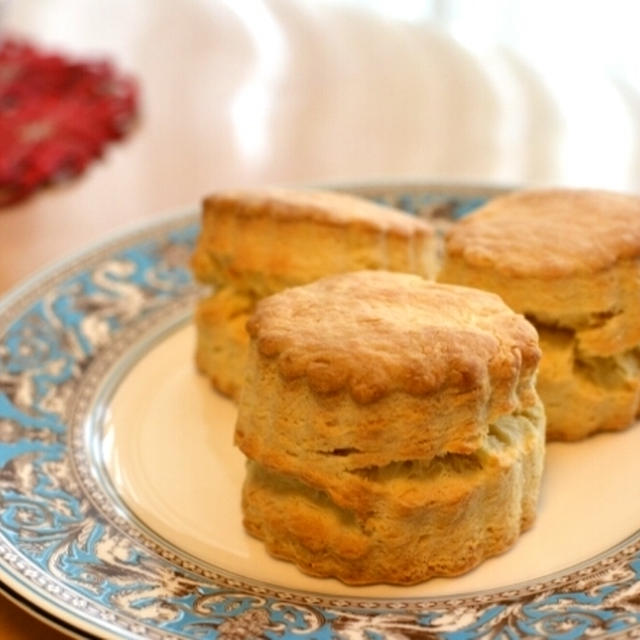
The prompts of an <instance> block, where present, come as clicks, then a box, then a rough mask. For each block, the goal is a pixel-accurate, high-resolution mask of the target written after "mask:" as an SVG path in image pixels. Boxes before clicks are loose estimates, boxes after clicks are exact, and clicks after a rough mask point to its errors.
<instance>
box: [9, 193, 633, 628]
mask: <svg viewBox="0 0 640 640" xmlns="http://www.w3.org/2000/svg"><path fill="white" fill-rule="evenodd" d="M352 190H353V191H356V192H358V193H360V194H363V195H366V196H368V197H372V198H375V199H377V200H381V201H386V202H388V203H391V204H393V205H395V206H398V207H401V208H404V209H406V210H408V211H411V212H412V213H415V214H417V215H421V216H426V217H428V218H431V219H434V220H436V221H437V222H438V224H441V225H443V226H444V225H446V224H447V223H448V221H450V220H451V219H455V218H456V217H458V216H461V215H464V213H466V212H468V211H469V210H471V209H473V208H474V207H476V206H478V205H479V204H481V203H482V202H483V201H484V200H485V199H486V198H487V197H488V196H490V195H492V193H493V192H492V191H491V190H488V189H480V188H473V187H466V188H460V187H434V186H429V185H408V186H407V185H404V186H393V185H384V184H381V185H378V186H374V187H371V186H369V187H358V188H355V189H352ZM197 234H198V215H197V212H196V211H195V210H194V211H193V212H190V213H186V214H183V215H180V216H177V217H173V218H171V219H169V220H164V221H162V222H160V223H156V224H154V225H150V226H148V227H145V228H144V229H141V230H137V231H133V232H129V233H127V234H124V235H122V236H121V237H119V238H117V239H115V240H112V241H110V242H108V243H106V244H103V245H101V246H99V247H96V248H94V249H92V250H89V251H87V252H85V253H84V254H82V255H81V256H79V257H76V258H75V259H73V260H70V261H68V262H66V263H64V264H62V265H60V266H58V267H56V268H54V269H52V270H49V271H48V272H46V273H44V274H43V275H41V276H40V277H38V278H36V279H34V280H33V281H31V282H29V283H28V284H27V285H25V286H23V287H21V288H20V289H18V290H16V291H14V292H13V293H12V294H10V295H9V296H7V297H6V298H5V299H4V300H3V301H2V302H0V579H1V582H2V588H3V590H4V591H6V593H7V594H8V595H9V596H10V597H12V598H13V599H14V600H16V601H18V602H20V603H21V604H23V605H24V606H27V607H29V608H30V609H31V610H32V611H33V612H34V613H36V614H37V615H39V616H40V617H42V618H44V619H46V620H48V621H49V622H51V623H52V624H54V625H56V626H58V627H61V628H63V629H66V630H67V631H68V632H71V633H77V634H83V635H86V634H89V635H95V636H100V637H110V638H122V637H124V638H136V637H147V638H158V639H160V638H163V639H164V638H202V639H206V638H211V639H213V638H218V639H220V640H223V639H224V640H232V639H241V638H250V637H251V638H262V639H265V640H266V639H276V638H300V639H303V638H314V639H316V640H329V639H336V640H337V639H344V640H374V639H379V638H389V639H393V640H402V639H411V640H413V639H416V638H450V639H460V640H467V639H469V640H471V639H475V638H487V637H492V638H505V639H508V638H515V637H523V636H526V637H530V638H531V637H545V638H546V637H552V638H557V639H559V640H560V639H563V640H564V639H566V640H570V639H573V638H578V637H599V636H605V635H606V636H615V637H640V464H638V462H637V460H638V458H637V455H638V453H637V452H638V451H640V428H632V429H629V430H628V431H625V432H624V433H620V434H610V435H601V436H597V437H595V438H591V439H589V440H587V441H586V442H581V443H577V444H553V445H551V446H549V448H548V455H547V468H546V472H545V479H544V483H543V490H542V496H541V502H540V510H539V517H538V520H537V522H536V524H535V526H534V527H533V529H532V530H531V531H529V532H527V533H526V534H525V535H523V536H522V538H521V539H520V540H519V541H518V543H517V544H516V545H515V547H514V548H513V549H511V550H510V551H508V552H507V553H505V554H503V555H501V556H499V557H497V558H493V559H491V560H489V561H487V562H485V563H484V564H482V565H481V566H480V567H479V568H477V569H476V570H474V571H472V572H470V573H469V574H467V575H464V576H461V577H459V578H456V579H437V580H431V581H429V582H426V583H424V584H422V585H417V586H413V587H408V588H402V587H391V586H384V585H378V586H374V587H358V588H356V587H347V586H345V585H343V584H341V583H339V582H337V581H334V580H319V579H315V578H311V577H308V576H304V575H302V574H300V573H299V572H298V571H297V570H296V569H295V567H293V566H292V565H290V564H288V563H285V562H280V561H278V560H275V559H273V558H270V557H269V556H268V555H267V554H266V553H265V551H264V549H263V547H262V545H261V544H260V543H259V542H257V541H255V540H253V539H250V538H248V537H247V536H246V535H245V533H244V531H243V529H242V525H241V517H240V511H239V493H240V484H241V482H242V477H243V460H242V456H241V455H240V453H239V452H238V451H236V450H235V449H234V448H233V446H232V432H233V423H234V417H235V409H234V407H233V405H232V404H231V403H230V402H229V401H227V400H225V399H223V398H221V397H219V396H217V395H216V394H215V393H214V392H213V391H212V389H211V388H210V386H209V385H208V384H207V383H206V381H204V380H203V379H202V378H201V377H199V376H198V375H197V374H196V372H195V370H194V368H193V358H192V355H193V341H194V335H193V329H192V327H191V323H190V317H191V310H192V306H193V301H194V299H195V297H196V296H197V294H198V291H197V287H196V286H195V285H194V283H193V282H192V280H191V277H190V274H189V271H188V268H187V264H188V258H189V255H190V253H191V251H192V249H193V246H194V241H195V239H196V236H197Z"/></svg>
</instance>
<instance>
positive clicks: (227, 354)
mask: <svg viewBox="0 0 640 640" xmlns="http://www.w3.org/2000/svg"><path fill="white" fill-rule="evenodd" d="M435 263H436V246H435V237H434V231H433V228H432V227H431V226H430V225H429V224H428V223H427V222H425V221H423V220H419V219H417V218H414V217H413V216H410V215H409V214H406V213H404V212H401V211H398V210H396V209H392V208H390V207H383V206H380V205H377V204H374V203H372V202H370V201H368V200H365V199H363V198H359V197H355V196H351V195H346V194H340V193H332V192H328V191H319V190H302V189H299V190H298V189H267V190H260V191H237V192H222V193H217V194H215V195H212V196H210V197H208V198H207V199H206V200H205V201H204V208H203V218H202V230H201V233H200V236H199V239H198V243H197V246H196V250H195V252H194V254H193V257H192V268H193V272H194V274H195V276H196V277H197V279H198V280H200V281H201V282H203V283H205V284H211V285H213V286H214V287H216V288H224V289H226V290H228V292H227V293H226V294H224V296H223V299H218V298H217V296H216V294H215V293H214V295H213V296H212V298H211V299H209V300H205V301H204V302H203V303H202V306H204V307H205V308H204V309H200V310H199V311H198V314H197V316H198V318H197V322H196V326H197V329H198V334H199V335H198V346H197V354H196V361H197V363H198V366H199V368H200V370H201V371H203V372H204V373H205V374H207V375H208V376H209V377H210V379H211V381H212V382H213V384H214V386H215V387H216V388H217V389H218V390H220V391H221V392H222V393H224V394H226V395H230V396H232V397H234V398H237V393H238V390H239V389H240V387H241V384H242V370H243V367H244V361H245V359H246V346H245V345H246V344H247V343H248V337H247V336H246V334H243V331H242V330H241V329H240V328H239V326H240V319H239V316H237V315H233V317H232V318H231V319H229V318H230V317H229V315H228V313H229V308H230V306H237V300H236V302H234V303H232V304H231V305H230V300H231V299H232V298H233V299H236V298H237V299H242V300H245V301H248V300H251V301H254V300H257V299H259V298H262V297H264V296H266V295H270V294H272V293H275V292H277V291H280V290H282V289H284V288H286V287H289V286H293V285H298V284H305V283H307V282H311V281H313V280H316V279H317V278H319V277H322V276H325V275H329V274H333V273H342V272H345V271H355V270H358V269H364V268H371V269H388V270H391V271H404V272H408V273H417V274H420V275H422V276H425V277H433V276H434V273H435V269H436V266H435ZM251 304H253V302H252V303H251ZM249 311H250V309H249ZM228 322H231V323H232V324H233V326H232V327H227V326H224V325H225V324H227V323H228ZM229 337H230V338H231V344H228V343H227V339H228V338H229Z"/></svg>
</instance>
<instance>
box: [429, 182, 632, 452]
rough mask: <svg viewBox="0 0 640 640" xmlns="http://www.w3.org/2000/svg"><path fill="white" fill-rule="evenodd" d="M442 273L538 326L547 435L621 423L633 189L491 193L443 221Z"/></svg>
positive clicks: (627, 404)
mask: <svg viewBox="0 0 640 640" xmlns="http://www.w3.org/2000/svg"><path fill="white" fill-rule="evenodd" d="M445 245H446V246H445V258H444V263H443V267H442V270H441V271H440V274H439V276H438V280H439V281H441V282H449V283H456V284H460V285H464V286H471V287H477V288H480V289H484V290H487V291H493V292H495V293H498V294H499V295H500V296H501V297H502V298H503V299H504V300H505V302H506V303H507V304H508V305H509V306H510V307H511V308H512V309H514V310H515V311H517V312H519V313H523V314H525V315H526V316H527V317H528V318H529V319H530V320H531V321H532V322H533V323H534V325H535V326H536V327H537V329H538V330H539V332H540V333H541V336H543V338H542V339H541V345H542V346H543V359H542V363H541V366H540V374H539V391H540V394H541V396H542V400H543V402H544V403H545V406H546V408H547V436H548V438H549V439H550V440H576V439H579V438H583V437H585V436H587V435H590V434H592V433H595V432H598V431H612V430H618V429H623V428H626V427H628V426H629V425H630V424H631V423H632V422H633V420H634V417H635V416H636V414H637V413H638V409H639V406H640V358H639V357H638V346H639V345H640V321H639V320H638V319H639V318H640V198H637V197H635V196H630V195H624V194H615V193H610V192H604V191H595V190H570V189H553V190H535V191H523V192H515V193H512V194H509V195H506V196H502V197H498V198H496V199H494V200H492V201H490V202H489V203H487V204H486V205H485V206H484V207H481V208H480V209H477V210H476V211H475V212H473V213H472V214H471V215H470V216H468V218H466V219H465V220H463V221H461V222H460V223H459V224H458V225H456V226H454V227H452V228H451V230H450V231H449V234H448V237H447V238H446V242H445Z"/></svg>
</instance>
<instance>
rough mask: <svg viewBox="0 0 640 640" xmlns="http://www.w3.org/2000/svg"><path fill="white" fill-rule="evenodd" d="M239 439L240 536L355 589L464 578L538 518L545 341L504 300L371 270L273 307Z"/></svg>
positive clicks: (331, 280) (262, 316)
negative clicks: (538, 383)
mask: <svg viewBox="0 0 640 640" xmlns="http://www.w3.org/2000/svg"><path fill="white" fill-rule="evenodd" d="M248 330H249V334H250V336H251V345H250V352H249V359H248V363H247V368H246V375H245V383H244V386H243V391H242V395H241V398H240V405H239V410H238V419H237V423H236V435H235V437H236V443H237V444H238V446H239V447H240V448H241V450H242V451H243V453H244V454H245V455H246V456H247V457H248V458H249V464H248V465H247V476H246V478H245V483H244V486H243V502H242V508H243V515H244V525H245V527H246V529H247V531H248V532H249V533H251V534H252V535H254V536H256V537H257V538H259V539H261V540H263V541H264V543H265V545H266V547H267V549H268V550H269V552H270V553H272V554H273V555H275V556H277V557H280V558H284V559H287V560H290V561H292V562H294V563H296V564H297V566H298V567H299V568H300V569H302V570H303V571H305V572H307V573H310V574H312V575H317V576H333V577H337V578H339V579H341V580H343V581H344V582H347V583H350V584H367V583H373V582H391V583H395V584H409V583H414V582H418V581H421V580H425V579H427V578H429V577H431V576H434V575H456V574H459V573H461V572H464V571H467V570H469V569H470V568H472V567H473V566H475V565H477V564H478V563H479V562H481V561H482V560H483V559H485V558H486V557H489V556H491V555H495V554H496V553H500V552H501V551H504V550H505V549H506V548H508V547H509V546H511V545H512V544H513V543H514V541H515V540H516V538H517V537H518V536H519V534H520V533H521V531H523V530H524V529H526V528H527V527H529V526H530V525H531V523H532V522H533V519H534V516H535V510H536V503H537V497H538V491H539V484H540V476H541V473H542V466H543V458H544V424H545V423H544V412H543V410H542V407H541V405H540V401H539V399H538V396H537V394H536V392H535V390H534V381H535V372H536V366H537V363H538V359H539V357H540V353H539V349H538V342H537V335H536V332H535V330H534V329H533V327H532V326H531V325H530V324H529V323H528V322H527V321H526V320H525V319H524V318H523V317H522V316H519V315H517V314H515V313H514V312H513V311H511V310H510V309H508V308H507V307H506V306H505V305H504V303H503V302H502V301H501V300H500V299H499V298H498V297H497V296H495V295H492V294H489V293H486V292H482V291H476V290H471V289H466V288H463V287H456V286H449V285H440V284H436V283H432V282H428V281H426V280H423V279H422V278H420V277H417V276H412V275H407V274H397V273H389V272H384V271H360V272H355V273H349V274H344V275H340V276H331V277H327V278H323V279H322V280H319V281H316V282H314V283H312V284H309V285H305V286H302V287H295V288H292V289H288V290H286V291H284V292H282V293H279V294H276V295H274V296H271V297H269V298H267V299H265V300H263V301H261V302H260V303H259V304H258V306H257V309H256V311H255V312H254V314H253V315H252V317H251V319H250V321H249V323H248Z"/></svg>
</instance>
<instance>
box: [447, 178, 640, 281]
mask: <svg viewBox="0 0 640 640" xmlns="http://www.w3.org/2000/svg"><path fill="white" fill-rule="evenodd" d="M447 253H448V254H449V255H450V256H452V257H460V258H462V259H463V260H464V261H465V262H466V263H467V264H468V265H469V266H471V267H479V268H491V269H492V270H495V271H497V272H498V273H500V274H503V275H505V276H510V277H536V278H540V279H543V280H552V279H557V278H566V277H572V276H576V275H585V274H593V273H596V272H598V271H602V270H605V269H608V268H609V267H611V266H612V265H613V264H615V263H616V262H618V261H619V260H627V259H632V258H637V257H639V256H640V198H638V197H636V196H632V195H626V194H620V193H612V192H608V191H600V190H588V189H582V190H580V189H547V190H524V191H517V192H513V193H510V194H507V195H505V196H501V197H498V198H495V199H493V200H491V201H490V202H489V203H487V204H486V205H485V206H483V207H481V208H479V209H477V210H476V211H474V212H473V213H472V214H471V215H470V216H468V217H467V218H465V219H463V220H462V221H460V223H458V224H457V225H455V226H454V227H452V228H451V230H450V231H449V234H448V237H447Z"/></svg>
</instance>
